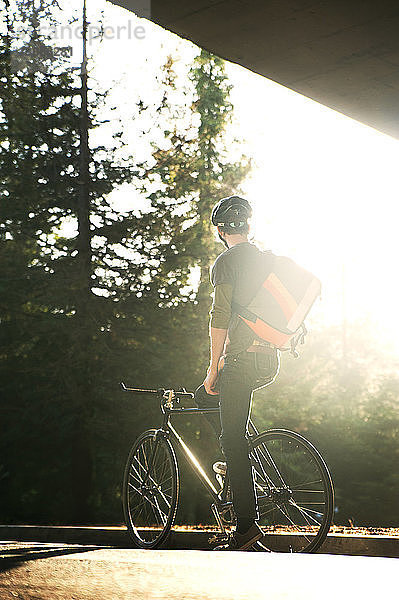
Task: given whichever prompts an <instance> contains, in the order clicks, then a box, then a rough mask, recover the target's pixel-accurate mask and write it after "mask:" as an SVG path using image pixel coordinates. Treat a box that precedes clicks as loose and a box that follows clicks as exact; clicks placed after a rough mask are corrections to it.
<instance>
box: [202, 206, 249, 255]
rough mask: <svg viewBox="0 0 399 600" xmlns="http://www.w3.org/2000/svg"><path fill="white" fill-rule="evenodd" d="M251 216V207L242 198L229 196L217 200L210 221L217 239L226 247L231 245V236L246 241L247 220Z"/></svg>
mask: <svg viewBox="0 0 399 600" xmlns="http://www.w3.org/2000/svg"><path fill="white" fill-rule="evenodd" d="M251 215H252V209H251V205H250V204H249V202H248V200H245V199H244V198H240V197H239V196H229V197H228V198H222V199H221V200H219V202H218V203H217V204H216V206H215V207H214V209H213V211H212V216H211V221H212V224H213V225H215V226H216V227H217V229H218V233H219V238H220V239H221V241H222V242H223V243H224V244H225V246H226V247H229V246H231V245H232V244H231V243H229V242H231V240H232V239H233V238H232V236H233V237H234V238H235V237H236V236H239V237H242V238H244V239H246V237H247V235H248V231H249V225H248V219H249V218H250V217H251ZM237 240H238V238H237ZM238 241H239V240H238Z"/></svg>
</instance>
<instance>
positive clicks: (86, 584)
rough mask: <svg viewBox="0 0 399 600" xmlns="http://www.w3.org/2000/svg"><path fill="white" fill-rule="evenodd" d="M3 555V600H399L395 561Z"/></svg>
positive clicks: (9, 548)
mask: <svg viewBox="0 0 399 600" xmlns="http://www.w3.org/2000/svg"><path fill="white" fill-rule="evenodd" d="M0 556H1V557H2V561H1V573H0V599H1V600H15V599H16V598H19V599H22V600H124V599H129V600H130V599H131V600H211V599H212V600H260V599H262V600H263V599H267V600H286V599H287V598H290V599H291V598H292V599H294V600H316V599H317V600H330V599H331V600H332V599H334V600H341V599H343V598H345V599H346V598H348V599H350V600H358V599H359V600H368V599H370V600H371V599H372V600H375V599H376V598H378V599H379V600H384V599H391V598H392V599H393V598H395V599H396V598H399V585H398V581H399V579H398V576H399V560H398V559H395V558H372V557H358V556H356V557H355V556H331V555H301V554H293V555H287V554H263V553H261V552H212V551H197V550H161V551H157V550H153V551H150V550H120V549H95V548H94V547H93V549H90V550H87V549H86V548H83V547H79V548H74V547H71V546H67V545H63V544H57V545H55V544H31V545H29V544H24V545H21V544H16V543H15V544H14V545H13V544H12V543H10V542H7V543H3V544H0Z"/></svg>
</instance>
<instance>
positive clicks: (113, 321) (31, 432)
mask: <svg viewBox="0 0 399 600" xmlns="http://www.w3.org/2000/svg"><path fill="white" fill-rule="evenodd" d="M3 5H4V6H3V7H2V8H4V10H3V14H4V15H5V16H6V20H5V23H6V28H5V29H4V30H2V31H1V34H0V80H1V81H0V83H1V87H0V264H1V278H0V311H1V314H0V316H1V323H0V342H1V354H0V389H1V396H2V400H1V405H0V411H1V412H0V415H1V417H0V418H1V441H0V456H1V458H0V481H1V484H2V494H1V495H0V509H1V514H2V520H3V522H22V523H46V524H57V523H71V522H81V523H101V522H102V523H105V522H108V523H118V522H121V521H122V515H121V506H120V485H121V479H122V471H123V464H124V461H125V458H126V456H127V453H128V449H129V446H130V444H131V443H132V442H133V440H134V439H135V437H136V436H137V434H138V433H140V432H141V431H142V430H143V429H145V428H147V427H152V426H154V425H157V424H158V422H159V417H158V407H157V405H156V402H155V401H151V400H150V401H149V400H147V399H145V398H143V399H142V400H141V399H140V400H137V399H135V400H134V402H132V401H131V400H130V398H128V397H125V396H123V395H122V394H121V393H120V392H119V391H118V382H119V381H121V380H124V381H126V382H128V383H129V384H131V385H137V386H143V387H151V388H154V387H159V386H164V387H168V386H185V387H187V388H188V389H193V388H195V387H196V386H197V385H198V384H199V383H200V382H201V380H202V378H203V376H204V375H205V369H206V366H207V360H208V331H207V321H208V311H209V308H210V291H211V290H210V285H209V266H210V264H211V263H212V261H213V260H214V258H215V256H216V254H217V253H218V252H219V251H220V250H221V249H222V247H221V246H220V245H219V246H217V244H216V242H215V239H214V236H213V232H212V231H211V227H210V222H209V215H210V211H211V207H212V206H213V205H214V203H215V202H216V201H217V200H219V199H220V198H221V197H223V196H226V195H230V194H231V193H236V192H238V191H239V185H240V182H241V181H242V180H243V179H244V177H245V176H246V175H247V173H248V171H249V169H250V162H249V161H248V160H247V159H246V158H245V157H241V158H240V159H238V160H237V161H235V162H231V160H230V159H229V153H228V151H227V144H226V132H227V124H228V122H229V118H230V116H231V114H232V106H231V103H230V100H229V92H230V86H229V83H228V81H227V78H226V75H225V72H224V67H223V61H222V60H221V59H219V58H217V57H215V56H212V55H210V54H209V53H207V52H205V51H201V52H200V53H199V54H198V56H197V57H196V59H195V60H194V63H193V64H192V66H191V69H190V72H189V73H188V79H187V82H188V83H187V85H186V88H185V90H184V95H183V100H182V94H181V84H180V82H177V81H176V75H175V73H174V65H173V59H172V58H169V59H168V60H167V62H166V64H165V65H164V67H163V69H162V73H161V80H160V88H161V90H162V98H161V101H160V103H159V104H158V105H153V106H151V105H149V106H147V105H146V104H145V103H144V102H143V101H142V100H140V101H139V102H138V103H137V105H136V106H137V110H136V113H135V114H134V118H136V119H140V118H141V117H142V116H143V115H144V113H151V116H152V118H153V121H154V123H156V124H157V128H158V132H157V133H158V135H157V141H156V142H155V141H152V155H151V157H149V159H148V161H146V162H140V161H138V160H136V159H135V157H132V156H126V152H125V153H124V155H123V154H122V150H123V149H124V142H123V136H122V134H121V133H120V132H118V133H116V134H115V136H114V139H113V143H112V144H110V145H108V146H106V145H97V146H92V145H90V148H89V173H90V177H89V219H90V231H89V236H88V239H86V240H84V239H83V234H82V229H81V228H80V222H79V218H78V217H79V198H80V197H81V194H80V190H81V168H80V158H81V154H80V150H81V137H80V136H81V114H82V111H81V100H82V86H81V81H80V80H79V77H78V75H77V73H76V72H75V71H72V70H68V69H65V66H62V65H61V64H60V63H59V62H57V60H56V59H54V56H53V55H52V53H51V51H50V49H49V47H48V46H47V43H46V40H45V39H43V38H42V37H40V36H38V35H37V29H35V27H34V25H35V23H36V24H37V22H38V21H39V20H40V19H41V18H46V19H51V18H52V5H53V3H52V2H51V0H42V2H41V3H40V8H39V9H35V8H34V6H33V4H32V3H31V2H29V1H27V0H19V2H18V4H17V7H18V11H17V12H12V11H11V10H10V8H9V3H8V2H3ZM40 11H41V12H40ZM21 22H23V23H25V24H26V31H25V34H24V36H23V37H22V39H21V36H19V37H18V36H17V34H16V23H21ZM29 24H30V25H31V27H28V25H29ZM89 87H90V73H89ZM177 99H179V100H178V102H177ZM106 102H107V93H106V92H105V93H104V92H99V91H97V92H94V90H91V91H90V102H89V114H88V127H89V133H92V132H93V131H94V130H96V129H98V128H101V127H102V125H103V124H102V122H101V118H100V115H101V108H102V107H103V106H104V104H105V103H106ZM180 102H181V103H180ZM100 131H101V129H100ZM160 132H161V133H162V135H159V133H160ZM143 135H146V136H148V135H151V132H150V134H148V133H147V134H143ZM159 138H161V140H160V139H159ZM122 156H123V158H122ZM125 183H127V184H130V185H132V186H134V190H135V197H140V198H141V200H142V202H141V204H140V206H141V207H143V206H145V208H140V207H139V206H137V205H134V203H133V202H132V206H131V207H130V209H129V210H127V211H124V212H121V211H120V210H119V209H118V206H117V205H116V203H115V202H114V201H112V200H111V196H110V192H112V191H113V190H115V189H117V188H118V187H119V186H120V185H121V184H125ZM71 230H74V233H73V234H72V233H71ZM84 247H86V250H87V252H88V260H85V261H83V260H82V249H83V248H84ZM86 258H87V257H86ZM85 290H86V291H85ZM359 329H360V328H359ZM361 329H362V330H363V331H365V336H364V337H363V338H362V339H357V338H356V336H355V333H354V332H353V333H352V334H350V335H349V337H350V339H351V348H352V351H351V353H350V355H349V357H348V360H347V361H346V362H345V363H343V361H342V358H341V356H340V334H339V332H338V331H336V330H333V329H332V330H325V331H320V332H315V333H314V334H313V336H309V341H308V342H307V345H306V346H305V349H304V351H303V353H302V356H301V358H300V360H298V361H294V360H288V359H287V358H286V357H283V366H282V370H281V374H280V376H279V378H278V379H277V381H276V383H275V384H274V385H273V386H271V387H269V388H266V389H264V390H260V391H258V392H256V394H255V400H254V416H255V420H256V422H257V424H258V426H259V427H260V428H264V427H270V426H276V427H284V426H285V427H288V428H293V429H295V430H297V431H299V432H303V433H304V434H305V435H306V436H307V437H309V438H310V439H311V440H312V441H313V442H314V443H315V444H316V446H317V447H320V450H321V451H322V453H323V454H324V456H325V458H326V460H327V462H328V464H329V466H330V467H331V470H332V474H333V477H334V480H335V484H336V491H337V507H338V512H337V513H336V522H337V523H346V522H347V521H348V520H349V519H351V521H352V522H354V523H355V524H356V525H379V526H383V525H386V526H396V524H397V523H396V519H397V516H396V502H395V500H396V498H397V494H398V491H399V489H398V487H399V480H398V476H397V469H396V464H397V461H398V447H399V444H398V437H399V421H398V415H399V411H398V392H399V382H398V379H397V376H395V375H393V374H392V372H391V371H390V370H389V369H388V368H386V366H385V365H384V355H383V354H382V353H380V352H378V351H377V349H371V348H370V347H369V346H370V345H369V343H368V339H369V338H368V337H367V331H366V330H365V328H364V327H362V328H361ZM181 424H182V425H183V428H184V430H185V431H187V439H188V441H189V443H192V444H193V447H194V449H195V451H196V452H197V453H198V455H199V457H200V459H201V460H202V461H204V464H206V465H210V464H211V463H212V462H213V460H214V459H216V458H218V457H219V456H220V454H219V453H220V451H219V450H218V445H217V441H216V440H215V439H213V432H212V431H211V430H210V428H209V426H208V425H207V423H206V422H205V420H204V419H198V420H197V419H195V418H194V417H193V418H186V420H185V421H183V420H182V422H181ZM182 496H183V498H182V504H181V506H182V509H181V511H180V514H179V520H180V521H181V522H185V523H187V522H188V523H199V522H206V521H209V522H210V521H211V516H210V511H209V499H208V498H207V497H206V495H205V493H204V492H203V491H202V489H201V488H200V486H199V484H198V483H197V482H196V480H194V479H193V478H192V477H191V476H190V475H189V473H188V472H186V470H185V471H184V478H183V489H182Z"/></svg>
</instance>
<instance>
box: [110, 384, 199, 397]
mask: <svg viewBox="0 0 399 600" xmlns="http://www.w3.org/2000/svg"><path fill="white" fill-rule="evenodd" d="M121 388H122V391H124V392H131V393H133V394H150V395H155V396H158V397H160V398H165V399H168V398H170V397H171V393H172V398H173V399H174V400H176V401H177V402H178V401H179V400H192V399H193V398H194V394H193V392H187V391H186V390H185V389H184V388H183V389H181V390H165V389H164V388H159V389H158V390H144V389H140V388H130V387H126V385H125V384H124V383H123V381H121Z"/></svg>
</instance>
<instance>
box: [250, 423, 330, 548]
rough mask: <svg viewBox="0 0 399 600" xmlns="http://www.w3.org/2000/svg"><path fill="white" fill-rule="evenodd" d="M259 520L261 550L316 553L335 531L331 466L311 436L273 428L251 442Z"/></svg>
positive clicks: (259, 546)
mask: <svg viewBox="0 0 399 600" xmlns="http://www.w3.org/2000/svg"><path fill="white" fill-rule="evenodd" d="M250 447H251V452H250V457H251V463H252V471H253V476H254V484H255V493H256V496H257V503H258V512H259V520H258V524H259V526H260V527H261V528H262V530H263V532H264V534H265V536H264V538H263V539H262V540H261V541H260V542H258V544H257V549H260V550H262V549H266V548H267V549H269V550H272V551H275V552H315V551H316V550H317V549H318V548H320V546H321V545H322V543H323V542H324V540H325V538H326V536H327V534H328V531H329V529H330V525H331V521H332V516H333V509H334V490H333V484H332V480H331V476H330V473H329V471H328V468H327V465H326V464H325V462H324V460H323V458H322V457H321V455H320V453H319V452H318V450H317V449H316V448H315V447H314V446H313V444H311V442H309V441H308V440H307V439H306V438H304V437H303V436H301V435H299V434H298V433H295V432H293V431H288V430H285V429H271V430H269V431H265V432H263V433H260V434H258V435H257V436H255V437H254V438H252V439H251V441H250Z"/></svg>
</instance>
